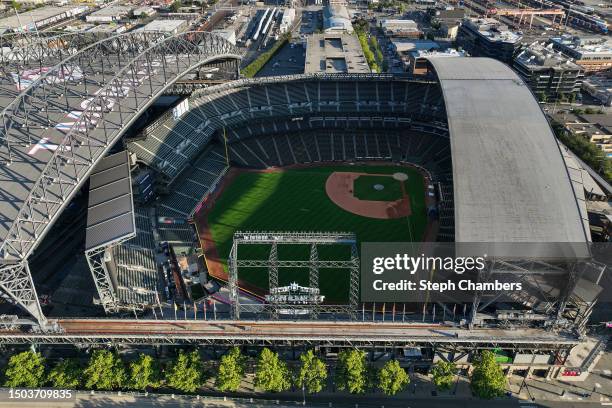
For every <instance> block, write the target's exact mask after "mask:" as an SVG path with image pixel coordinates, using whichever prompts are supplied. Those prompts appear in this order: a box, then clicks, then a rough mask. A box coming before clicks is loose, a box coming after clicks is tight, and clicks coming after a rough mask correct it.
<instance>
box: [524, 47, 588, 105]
mask: <svg viewBox="0 0 612 408" xmlns="http://www.w3.org/2000/svg"><path fill="white" fill-rule="evenodd" d="M513 67H514V69H515V70H516V71H517V72H518V74H519V75H520V76H521V77H522V78H523V81H525V83H526V84H527V85H528V86H529V87H530V88H531V90H532V91H533V93H534V94H535V95H536V96H537V97H538V98H540V99H541V100H552V101H556V100H564V101H565V100H570V99H573V97H574V96H575V94H576V92H579V91H580V87H581V86H582V67H581V66H579V65H577V64H575V63H573V62H572V61H571V60H570V59H569V58H567V57H566V56H564V55H562V54H561V53H560V52H557V51H555V50H553V47H552V44H549V45H548V46H546V45H545V44H544V43H539V42H535V43H533V44H531V45H529V46H528V47H526V48H524V49H523V50H522V51H521V52H520V53H519V54H518V55H517V56H516V58H515V59H514V63H513Z"/></svg>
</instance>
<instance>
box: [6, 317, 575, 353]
mask: <svg viewBox="0 0 612 408" xmlns="http://www.w3.org/2000/svg"><path fill="white" fill-rule="evenodd" d="M55 323H57V324H58V325H59V326H60V327H61V328H62V331H61V332H60V333H34V332H32V333H25V332H23V331H19V330H15V331H12V330H4V331H0V344H84V345H88V344H89V345H91V344H116V345H130V344H147V345H164V344H165V345H187V344H194V345H264V346H279V347H282V346H301V345H305V346H313V345H317V346H330V347H332V346H333V347H391V348H393V347H395V348H406V347H432V348H435V349H437V350H447V351H464V352H467V351H473V350H478V349H495V348H504V349H512V350H521V349H529V350H532V351H534V350H537V351H542V352H560V353H565V352H569V350H570V349H571V348H572V347H573V346H575V345H576V344H578V343H579V342H580V340H579V339H577V338H575V337H572V336H566V335H562V334H558V333H554V332H551V331H546V330H542V329H527V328H526V329H519V330H501V329H486V328H483V329H473V330H467V329H463V328H458V327H455V326H446V325H441V324H426V323H424V324H420V323H401V322H354V321H352V322H348V321H335V322H334V321H329V322H322V321H320V322H316V321H306V320H301V321H261V322H258V321H248V320H244V321H240V320H237V321H236V320H208V321H205V320H125V319H61V320H58V321H57V322H55Z"/></svg>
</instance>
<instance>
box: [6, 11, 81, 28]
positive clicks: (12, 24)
mask: <svg viewBox="0 0 612 408" xmlns="http://www.w3.org/2000/svg"><path fill="white" fill-rule="evenodd" d="M87 8H88V7H87V6H77V5H70V6H59V7H58V6H45V7H40V8H37V9H34V10H30V11H26V12H24V13H19V16H17V15H13V16H10V17H5V18H3V19H0V29H17V28H19V27H24V26H27V25H31V24H32V22H34V23H39V22H42V21H43V20H46V19H48V18H51V17H55V16H58V15H60V14H62V13H66V12H70V11H71V10H74V11H76V12H77V13H80V12H83V11H85V10H87ZM32 28H33V27H32Z"/></svg>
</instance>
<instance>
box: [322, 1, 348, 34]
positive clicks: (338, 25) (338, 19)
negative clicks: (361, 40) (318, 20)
mask: <svg viewBox="0 0 612 408" xmlns="http://www.w3.org/2000/svg"><path fill="white" fill-rule="evenodd" d="M323 31H324V32H325V33H326V34H332V33H343V32H346V33H349V34H351V33H352V32H353V24H351V18H350V16H349V13H348V10H347V9H346V7H345V6H342V5H334V4H332V5H329V6H326V7H325V8H324V9H323Z"/></svg>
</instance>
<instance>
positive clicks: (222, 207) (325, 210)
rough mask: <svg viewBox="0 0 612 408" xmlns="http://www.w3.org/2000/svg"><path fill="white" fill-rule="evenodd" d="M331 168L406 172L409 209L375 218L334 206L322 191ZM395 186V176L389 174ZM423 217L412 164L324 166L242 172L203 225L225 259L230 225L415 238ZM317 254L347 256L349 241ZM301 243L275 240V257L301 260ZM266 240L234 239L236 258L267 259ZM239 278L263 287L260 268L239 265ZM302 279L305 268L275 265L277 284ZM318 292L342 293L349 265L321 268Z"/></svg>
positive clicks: (419, 182) (339, 296) (305, 250)
mask: <svg viewBox="0 0 612 408" xmlns="http://www.w3.org/2000/svg"><path fill="white" fill-rule="evenodd" d="M334 171H345V172H360V173H371V174H392V173H395V172H398V171H401V172H404V173H406V174H408V180H407V181H405V185H406V191H407V192H408V194H409V196H410V201H411V203H410V204H411V209H412V215H411V216H410V217H408V219H407V218H398V219H389V220H381V219H374V218H367V217H362V216H359V215H355V214H352V213H350V212H348V211H345V210H343V209H341V208H340V207H338V206H336V204H334V203H333V202H332V201H331V200H330V199H329V198H328V196H327V194H326V192H325V182H326V180H327V177H328V176H329V175H330V174H331V173H332V172H334ZM389 180H392V181H393V182H395V184H397V185H398V186H399V182H398V181H395V180H393V179H391V178H390V177H389ZM426 223H427V217H426V210H425V197H424V188H423V178H422V176H421V175H420V174H419V173H418V172H417V171H416V170H414V169H412V168H409V167H398V166H327V167H310V168H304V169H289V170H284V171H280V172H275V173H257V172H244V173H241V174H239V175H238V176H237V177H236V178H235V179H234V180H233V181H232V182H231V184H230V185H228V186H226V188H225V190H224V191H223V193H222V194H221V196H220V197H219V198H218V199H217V201H216V203H215V205H214V208H213V209H212V211H211V212H210V213H209V214H208V225H209V228H210V232H211V234H212V237H213V239H214V241H215V244H216V246H217V251H218V253H219V257H220V258H221V259H222V260H223V261H224V262H225V261H226V260H227V256H228V255H229V251H230V249H231V245H232V235H233V233H234V232H235V231H238V230H241V231H248V230H251V231H257V230H259V231H287V232H288V231H345V232H354V233H355V234H356V236H357V240H358V241H359V242H395V241H419V240H421V239H422V238H423V234H424V232H425V227H426ZM318 250H319V259H328V260H331V259H349V257H350V247H349V246H346V245H345V246H341V245H334V246H323V245H319V246H318ZM309 251H310V248H309V247H308V246H307V245H279V247H278V257H279V259H281V260H307V259H309V253H310V252H309ZM269 252H270V247H269V246H267V245H240V246H239V249H238V258H239V259H267V258H268V255H269ZM239 279H240V280H243V281H245V282H248V283H250V284H251V285H254V286H257V287H259V288H262V289H264V290H265V291H267V290H268V274H267V271H266V270H265V269H255V268H241V269H240V271H239ZM294 281H295V282H297V283H299V284H301V285H305V286H307V285H308V271H307V270H299V269H294V270H285V269H282V268H281V269H280V270H279V284H280V285H281V286H283V285H287V284H289V283H291V282H294ZM319 285H320V288H321V294H323V295H325V296H326V300H328V301H332V302H345V301H346V300H347V299H348V286H349V271H348V270H329V269H321V270H320V278H319Z"/></svg>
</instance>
